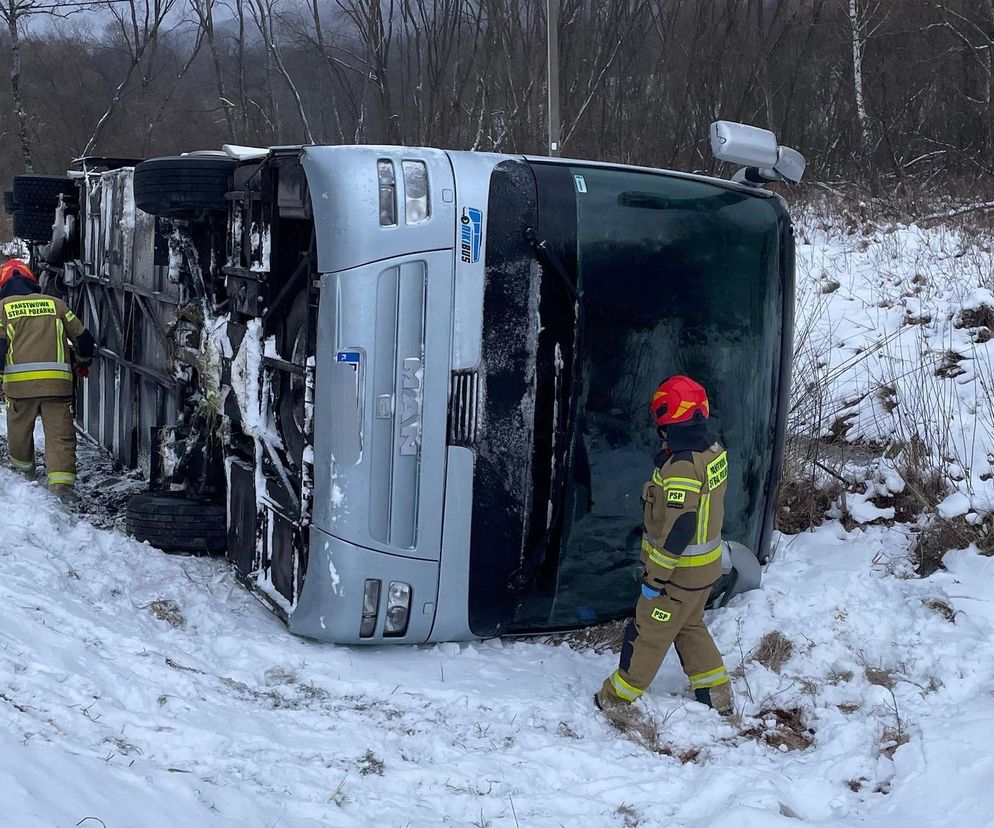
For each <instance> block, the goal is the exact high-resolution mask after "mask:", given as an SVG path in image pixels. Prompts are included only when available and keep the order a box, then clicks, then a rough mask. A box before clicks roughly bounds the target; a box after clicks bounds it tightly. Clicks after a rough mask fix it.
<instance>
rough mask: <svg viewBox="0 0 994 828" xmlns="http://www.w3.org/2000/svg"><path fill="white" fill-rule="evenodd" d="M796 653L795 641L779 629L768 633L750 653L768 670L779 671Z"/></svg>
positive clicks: (753, 658) (752, 657)
mask: <svg viewBox="0 0 994 828" xmlns="http://www.w3.org/2000/svg"><path fill="white" fill-rule="evenodd" d="M793 654H794V642H793V641H791V640H790V639H789V638H787V636H785V635H784V634H783V633H782V632H780V631H779V630H773V631H771V632H768V633H766V635H764V636H763V637H762V638H761V639H760V640H759V644H757V645H756V647H755V649H754V650H753V651H752V652H751V653H750V657H751V659H752V660H753V661H757V662H759V663H760V664H762V665H763V666H764V667H765V668H766V669H767V670H772V671H773V672H774V673H779V672H780V670H781V669H783V665H784V664H786V663H787V661H789V660H790V657H791V656H792V655H793Z"/></svg>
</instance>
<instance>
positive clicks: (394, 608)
mask: <svg viewBox="0 0 994 828" xmlns="http://www.w3.org/2000/svg"><path fill="white" fill-rule="evenodd" d="M410 617H411V585H410V584H405V583H403V582H401V581H391V582H390V589H388V590H387V620H386V625H385V626H384V627H383V635H385V636H401V635H403V634H404V633H406V632H407V622H408V619H409V618H410Z"/></svg>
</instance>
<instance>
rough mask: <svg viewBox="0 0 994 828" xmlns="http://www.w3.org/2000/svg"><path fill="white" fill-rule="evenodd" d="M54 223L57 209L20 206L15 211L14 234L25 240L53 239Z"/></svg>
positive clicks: (45, 240) (43, 240) (46, 240)
mask: <svg viewBox="0 0 994 828" xmlns="http://www.w3.org/2000/svg"><path fill="white" fill-rule="evenodd" d="M54 223H55V210H39V209H37V208H35V207H19V208H18V209H16V210H15V211H14V235H15V236H17V238H19V239H24V240H25V241H29V242H48V241H51V240H52V225H53V224H54Z"/></svg>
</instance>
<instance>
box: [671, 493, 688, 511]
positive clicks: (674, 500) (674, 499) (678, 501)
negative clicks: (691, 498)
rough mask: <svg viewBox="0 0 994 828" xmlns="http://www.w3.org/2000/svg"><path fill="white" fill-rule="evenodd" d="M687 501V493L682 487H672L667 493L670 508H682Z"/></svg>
mask: <svg viewBox="0 0 994 828" xmlns="http://www.w3.org/2000/svg"><path fill="white" fill-rule="evenodd" d="M686 502H687V493H686V492H684V491H681V490H680V489H670V490H669V491H668V492H667V493H666V505H667V506H668V507H669V508H670V509H682V508H683V506H684V504H685V503H686Z"/></svg>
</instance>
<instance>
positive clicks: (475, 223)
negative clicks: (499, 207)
mask: <svg viewBox="0 0 994 828" xmlns="http://www.w3.org/2000/svg"><path fill="white" fill-rule="evenodd" d="M460 221H461V222H462V227H461V228H460V231H459V252H460V254H461V256H462V261H463V264H476V263H477V262H478V261H480V242H481V240H482V238H483V211H482V210H477V209H476V208H475V207H464V208H463V211H462V218H461V219H460Z"/></svg>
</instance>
